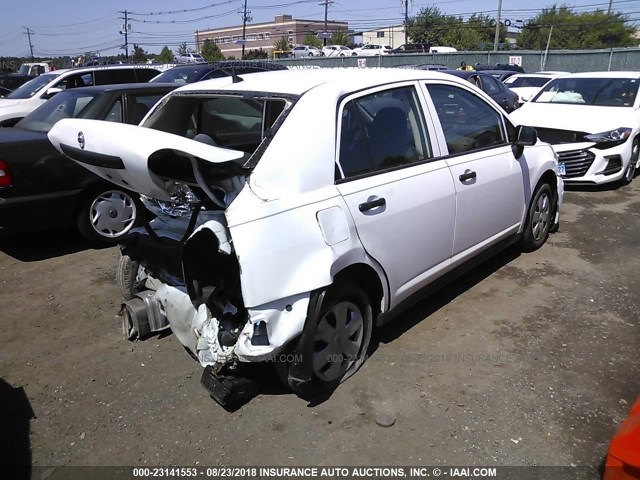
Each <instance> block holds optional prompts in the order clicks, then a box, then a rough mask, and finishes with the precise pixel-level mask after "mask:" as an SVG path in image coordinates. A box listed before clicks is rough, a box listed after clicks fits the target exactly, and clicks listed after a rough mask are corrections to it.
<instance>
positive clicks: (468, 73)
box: [432, 70, 491, 78]
mask: <svg viewBox="0 0 640 480" xmlns="http://www.w3.org/2000/svg"><path fill="white" fill-rule="evenodd" d="M432 71H438V70H432ZM439 71H440V72H442V73H448V74H449V75H455V76H456V77H460V78H469V77H470V76H472V75H480V76H484V77H490V76H491V75H490V74H488V73H487V71H486V70H439Z"/></svg>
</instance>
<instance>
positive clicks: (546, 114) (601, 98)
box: [510, 72, 640, 185]
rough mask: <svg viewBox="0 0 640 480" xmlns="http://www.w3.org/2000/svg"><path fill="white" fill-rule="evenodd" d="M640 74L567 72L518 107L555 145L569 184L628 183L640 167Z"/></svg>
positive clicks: (518, 115)
mask: <svg viewBox="0 0 640 480" xmlns="http://www.w3.org/2000/svg"><path fill="white" fill-rule="evenodd" d="M638 86H640V74H638V72H588V73H574V74H571V75H563V76H561V77H558V78H556V79H554V80H552V81H550V82H549V83H547V84H546V85H545V86H544V87H543V88H542V89H541V91H540V93H538V94H537V95H536V96H535V97H534V98H533V99H532V100H531V101H529V102H527V103H525V104H524V105H523V106H522V107H520V108H519V109H518V110H516V111H514V112H513V113H512V114H511V115H510V118H511V120H512V121H513V122H514V123H516V124H517V125H528V126H531V127H535V129H536V132H537V135H538V137H539V138H540V139H541V140H544V141H545V142H548V143H550V144H552V145H553V148H554V150H555V151H556V153H557V154H558V161H559V170H560V174H561V175H562V177H563V178H564V180H565V182H566V183H567V184H581V185H585V184H586V185H589V184H591V185H599V184H604V183H612V182H619V183H620V184H622V185H627V184H629V183H631V181H632V180H633V178H634V176H635V173H636V169H637V168H638V167H640V98H639V96H638Z"/></svg>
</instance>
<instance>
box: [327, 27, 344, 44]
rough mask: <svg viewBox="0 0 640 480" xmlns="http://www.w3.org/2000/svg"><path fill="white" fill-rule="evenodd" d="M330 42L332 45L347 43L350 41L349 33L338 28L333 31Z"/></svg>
mask: <svg viewBox="0 0 640 480" xmlns="http://www.w3.org/2000/svg"><path fill="white" fill-rule="evenodd" d="M329 43H330V44H331V45H347V44H348V43H349V35H347V34H346V33H345V32H343V31H341V30H336V31H334V32H331V38H330V39H329Z"/></svg>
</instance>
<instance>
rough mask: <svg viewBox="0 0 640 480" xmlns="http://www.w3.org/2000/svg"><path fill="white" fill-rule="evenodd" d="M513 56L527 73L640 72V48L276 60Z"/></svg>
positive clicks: (334, 63) (331, 63)
mask: <svg viewBox="0 0 640 480" xmlns="http://www.w3.org/2000/svg"><path fill="white" fill-rule="evenodd" d="M510 57H521V59H522V68H524V70H525V71H526V72H536V71H539V70H554V71H564V72H594V71H608V70H618V71H620V70H635V71H640V48H612V49H602V50H553V51H550V52H549V53H548V54H545V52H544V51H532V50H512V51H507V52H456V53H428V54H410V55H380V56H377V57H355V56H353V57H333V58H325V57H309V58H286V59H280V60H276V61H277V62H282V63H285V64H286V65H288V66H294V65H296V66H319V67H329V68H331V67H361V68H365V67H366V68H372V67H395V66H398V65H412V64H418V65H420V64H425V63H433V64H442V65H446V66H447V67H449V68H457V67H459V66H460V63H461V62H465V63H466V64H467V65H474V64H475V63H482V64H489V65H495V64H496V63H509V59H510Z"/></svg>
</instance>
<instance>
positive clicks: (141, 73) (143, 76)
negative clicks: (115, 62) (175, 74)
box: [133, 68, 160, 83]
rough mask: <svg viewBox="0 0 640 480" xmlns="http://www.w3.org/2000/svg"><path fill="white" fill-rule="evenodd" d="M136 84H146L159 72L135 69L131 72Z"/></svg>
mask: <svg viewBox="0 0 640 480" xmlns="http://www.w3.org/2000/svg"><path fill="white" fill-rule="evenodd" d="M133 71H134V73H135V78H136V80H135V81H136V82H137V83H147V82H148V81H149V80H151V79H152V78H155V77H156V76H157V75H158V74H159V73H160V72H159V71H158V70H154V69H153V68H136V69H134V70H133Z"/></svg>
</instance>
